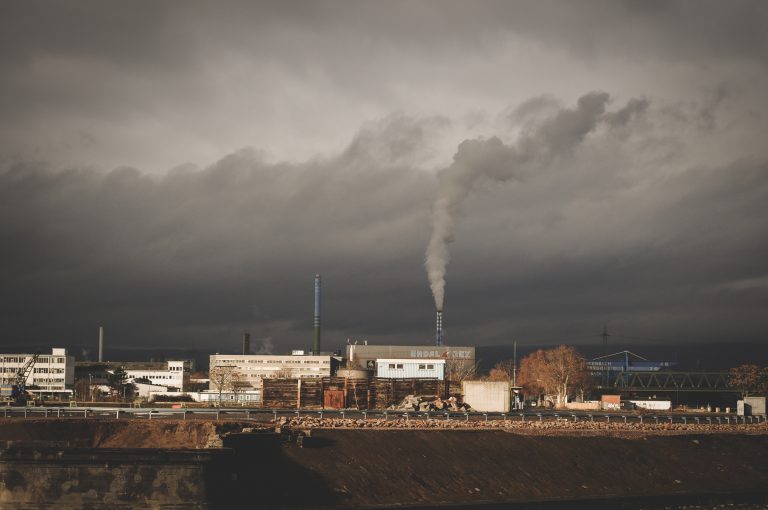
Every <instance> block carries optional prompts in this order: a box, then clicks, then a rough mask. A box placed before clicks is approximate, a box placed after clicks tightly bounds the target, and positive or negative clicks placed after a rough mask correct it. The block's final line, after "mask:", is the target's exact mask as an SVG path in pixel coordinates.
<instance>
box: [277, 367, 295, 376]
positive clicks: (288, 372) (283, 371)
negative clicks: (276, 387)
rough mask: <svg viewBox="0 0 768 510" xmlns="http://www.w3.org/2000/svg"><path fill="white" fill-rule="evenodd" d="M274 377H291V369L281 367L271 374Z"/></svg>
mask: <svg viewBox="0 0 768 510" xmlns="http://www.w3.org/2000/svg"><path fill="white" fill-rule="evenodd" d="M272 377H274V378H275V379H293V370H292V369H291V367H282V368H280V369H279V370H277V371H275V373H274V374H273V375H272Z"/></svg>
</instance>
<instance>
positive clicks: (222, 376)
mask: <svg viewBox="0 0 768 510" xmlns="http://www.w3.org/2000/svg"><path fill="white" fill-rule="evenodd" d="M235 372H237V367H234V366H230V365H216V366H215V367H213V368H212V369H211V372H210V374H209V377H210V379H211V386H212V388H211V389H214V390H218V392H219V405H221V395H222V393H223V392H225V391H230V389H231V387H232V379H233V377H235V375H234V374H235Z"/></svg>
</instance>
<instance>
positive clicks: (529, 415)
mask: <svg viewBox="0 0 768 510" xmlns="http://www.w3.org/2000/svg"><path fill="white" fill-rule="evenodd" d="M1 409H2V410H0V416H2V417H3V418H103V419H117V420H120V419H149V420H152V419H159V418H174V419H182V420H186V419H188V418H192V419H194V418H208V419H211V418H213V419H216V420H220V419H241V420H242V419H244V420H255V421H266V420H269V419H271V420H274V421H277V419H278V418H279V417H302V416H309V417H317V418H342V419H344V418H353V417H356V418H358V419H363V420H368V419H375V418H378V419H385V420H389V419H390V418H394V419H397V418H404V419H405V420H410V419H425V420H463V421H467V422H469V421H498V420H504V421H507V420H513V421H522V422H525V421H528V420H532V421H545V420H547V421H556V420H561V421H574V422H579V421H590V422H606V423H610V422H611V420H614V421H619V420H621V422H623V423H630V422H634V423H681V424H689V423H691V424H693V423H696V424H706V425H716V424H730V425H736V424H743V425H748V424H758V423H765V422H766V416H765V415H754V416H736V415H733V414H724V413H723V414H718V413H696V414H681V413H677V412H669V413H655V414H649V413H639V414H637V413H622V412H608V413H600V412H597V413H596V412H592V411H530V410H529V411H523V412H519V411H513V412H508V413H500V412H477V411H472V412H447V411H402V410H352V409H318V410H310V409H263V408H262V409H247V408H246V409H244V408H180V409H175V408H168V407H143V408H127V407H11V406H5V407H2V408H1Z"/></svg>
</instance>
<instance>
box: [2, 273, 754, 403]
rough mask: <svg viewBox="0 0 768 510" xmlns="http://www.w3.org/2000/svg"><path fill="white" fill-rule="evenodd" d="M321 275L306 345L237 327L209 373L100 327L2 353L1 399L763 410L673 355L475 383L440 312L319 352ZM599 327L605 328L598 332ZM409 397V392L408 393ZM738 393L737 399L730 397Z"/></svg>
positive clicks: (612, 359)
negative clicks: (536, 380) (568, 384)
mask: <svg viewBox="0 0 768 510" xmlns="http://www.w3.org/2000/svg"><path fill="white" fill-rule="evenodd" d="M321 293H322V285H321V276H320V275H319V274H316V275H315V276H314V313H313V335H312V349H311V351H305V350H293V351H292V352H290V353H285V354H264V353H258V354H256V353H252V352H251V339H250V334H249V333H247V332H246V333H244V334H243V338H242V349H241V352H239V353H214V354H211V355H210V356H209V367H208V372H207V373H201V372H199V371H197V370H196V367H195V363H194V361H193V360H190V359H171V360H164V361H146V362H135V361H131V362H128V361H124V362H121V361H105V356H104V352H105V331H104V328H103V327H99V328H98V361H75V358H74V356H72V355H70V354H68V353H67V351H66V349H64V348H60V347H54V348H53V349H52V350H51V352H50V354H41V353H39V352H38V353H14V354H0V382H1V383H2V397H3V399H5V401H6V402H7V403H31V402H35V401H38V402H43V401H46V400H48V401H73V402H76V401H81V402H93V401H98V400H107V401H110V400H111V401H143V402H153V401H161V400H162V401H171V402H173V401H178V402H182V403H183V402H189V403H194V402H197V403H201V404H203V405H216V406H226V405H241V406H256V407H262V408H263V407H275V408H285V407H298V408H318V409H322V408H330V409H344V408H352V409H386V408H388V407H393V408H398V406H402V405H403V402H406V401H407V402H409V403H408V404H405V405H406V407H408V406H411V405H413V406H414V408H419V406H422V407H424V406H426V407H425V408H434V407H435V404H434V402H435V401H437V402H438V404H437V406H438V408H439V406H440V405H442V404H440V402H443V400H445V401H446V402H447V401H448V399H454V400H456V401H458V402H466V404H463V405H467V406H472V408H473V409H475V410H477V411H484V412H509V411H510V410H514V409H522V408H523V407H524V406H525V405H529V406H530V405H537V406H542V405H543V406H546V405H547V404H549V405H558V406H563V405H567V406H568V407H570V408H572V409H579V410H610V409H620V408H622V406H623V407H627V406H633V407H637V408H644V409H652V410H664V409H671V408H672V407H673V406H680V405H683V406H688V407H690V406H701V405H705V404H706V405H709V406H710V408H711V407H712V406H713V405H716V406H717V407H718V408H719V407H722V408H723V409H726V408H728V409H729V410H731V409H732V410H733V411H739V412H741V413H745V412H746V413H749V412H759V410H761V409H764V407H765V406H764V404H761V403H760V401H759V400H758V401H746V400H745V399H743V398H742V399H739V391H738V389H737V388H734V387H732V385H730V384H729V379H728V374H727V373H726V372H706V371H696V372H685V371H679V370H676V363H675V362H672V361H655V360H649V359H645V358H643V357H642V356H640V355H637V354H635V353H633V352H630V351H621V352H618V353H615V354H605V355H602V356H599V357H596V358H594V359H591V360H587V361H586V369H587V370H588V374H589V381H588V383H587V384H586V386H585V388H586V389H587V391H586V393H585V392H584V391H583V390H582V394H581V395H580V396H579V397H578V398H573V399H571V398H568V396H566V397H565V398H566V399H565V400H564V401H563V400H562V399H561V398H557V397H556V396H554V395H553V396H552V397H549V396H547V395H546V392H543V393H542V392H541V391H540V392H539V393H538V394H537V395H535V396H533V395H526V388H525V387H524V386H517V385H515V375H514V374H516V373H517V371H518V363H517V360H516V359H515V360H513V368H512V369H511V371H510V372H508V374H507V375H508V376H509V377H508V379H506V380H504V378H502V380H498V378H496V379H494V378H491V379H489V380H483V379H484V378H483V377H482V376H481V374H478V373H477V356H476V348H475V347H474V346H472V345H446V339H445V334H444V329H443V320H444V317H443V312H442V310H439V311H438V312H437V317H436V323H435V341H434V343H433V344H431V345H428V344H410V345H380V344H374V343H369V342H367V341H362V342H360V341H354V342H353V341H349V340H348V341H347V345H346V349H345V351H344V352H323V351H322V342H321V334H322V330H321V325H322V318H321V305H322V299H321V297H322V294H321ZM606 334H607V332H605V333H604V336H605V335H606ZM408 399H410V400H408ZM737 400H738V403H737Z"/></svg>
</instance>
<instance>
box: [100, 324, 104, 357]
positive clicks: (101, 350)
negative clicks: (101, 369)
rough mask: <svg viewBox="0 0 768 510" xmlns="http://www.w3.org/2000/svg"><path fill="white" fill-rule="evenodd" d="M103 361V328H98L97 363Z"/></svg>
mask: <svg viewBox="0 0 768 510" xmlns="http://www.w3.org/2000/svg"><path fill="white" fill-rule="evenodd" d="M103 361H104V326H99V363H101V362H103Z"/></svg>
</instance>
